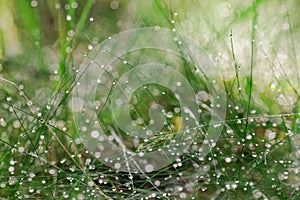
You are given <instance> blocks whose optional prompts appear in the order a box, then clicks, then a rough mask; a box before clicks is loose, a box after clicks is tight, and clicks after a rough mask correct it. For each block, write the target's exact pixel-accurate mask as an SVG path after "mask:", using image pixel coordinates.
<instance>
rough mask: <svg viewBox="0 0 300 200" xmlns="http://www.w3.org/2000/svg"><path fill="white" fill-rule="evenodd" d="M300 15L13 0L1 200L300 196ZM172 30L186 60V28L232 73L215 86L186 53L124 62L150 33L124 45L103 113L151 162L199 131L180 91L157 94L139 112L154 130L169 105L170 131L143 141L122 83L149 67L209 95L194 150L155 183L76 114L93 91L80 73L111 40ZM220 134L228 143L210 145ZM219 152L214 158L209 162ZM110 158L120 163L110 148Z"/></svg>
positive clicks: (195, 4) (261, 2)
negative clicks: (119, 96)
mask: <svg viewBox="0 0 300 200" xmlns="http://www.w3.org/2000/svg"><path fill="white" fill-rule="evenodd" d="M299 6H300V5H299V2H298V1H296V0H295V1H293V0H288V1H279V0H275V1H271V0H253V1H241V2H234V1H228V2H222V1H217V0H214V1H202V0H201V1H185V2H182V1H167V0H166V1H159V0H153V1H152V0H151V1H137V0H122V1H97V0H87V1H81V0H78V1H75V0H64V1H63V0H61V1H47V2H44V1H27V0H24V1H17V0H14V1H9V2H6V1H4V0H0V73H1V74H0V101H1V103H0V108H1V109H0V150H1V154H0V197H2V198H3V199H272V200H275V199H299V198H300V196H299V188H300V185H299V183H300V176H299V173H300V172H299V170H300V167H299V166H300V161H299V158H300V153H299V152H300V147H299V142H300V136H299V133H300V127H299V126H300V101H299V92H300V91H299V88H300V79H299V75H300V74H299V71H300V69H299V56H297V55H299V50H300V46H299V45H300V43H299V40H298V38H299V25H300V21H299V19H300V18H299V12H297V10H298V9H299ZM158 26H159V27H161V28H168V29H170V30H171V32H174V38H169V39H170V41H171V42H170V43H171V44H172V45H175V47H176V49H178V50H179V51H178V52H184V51H185V50H187V48H186V46H185V44H186V43H184V41H183V42H182V43H178V38H179V41H180V39H181V38H180V37H176V36H179V35H178V34H177V32H180V33H182V34H183V35H186V36H189V37H190V38H192V39H193V40H194V41H195V42H197V43H199V44H200V45H201V46H203V49H204V50H205V51H206V52H207V53H208V55H209V56H210V57H211V58H212V60H213V62H214V63H215V65H216V67H217V68H218V70H219V71H220V74H221V76H217V74H215V73H214V71H210V70H206V71H204V73H205V74H206V76H201V73H198V72H197V73H196V71H195V65H196V64H195V62H194V60H195V59H196V58H194V57H191V55H194V53H193V52H187V55H190V56H186V55H185V54H181V55H180V56H178V55H174V54H172V53H170V52H168V51H163V50H159V49H141V50H139V51H134V52H126V53H125V54H124V55H121V56H116V54H117V52H119V51H122V50H126V49H128V48H129V49H130V47H132V46H134V45H135V42H136V41H138V37H136V38H134V39H132V40H126V41H120V43H118V44H119V45H117V46H116V47H115V48H116V49H113V48H112V49H111V53H112V54H111V56H112V57H113V58H114V62H113V63H111V66H105V70H104V71H105V73H104V76H103V77H102V79H101V81H104V82H105V84H102V85H101V84H100V85H99V86H98V88H97V90H96V92H97V93H96V94H97V95H96V96H95V97H94V98H95V99H92V100H93V102H92V103H93V104H92V105H93V106H96V107H97V112H96V114H97V119H98V123H99V124H100V126H101V128H102V129H103V132H104V134H105V136H110V135H113V134H115V135H117V136H114V137H115V140H114V142H113V144H115V145H121V146H122V145H125V146H126V148H127V149H129V150H131V151H133V152H137V153H140V152H145V153H147V152H149V151H156V150H157V149H159V148H166V149H168V148H169V146H168V145H170V142H172V140H173V138H176V135H177V134H178V132H180V133H182V134H183V135H189V134H190V133H189V132H188V131H186V130H185V129H184V127H185V123H183V122H185V119H184V118H182V117H181V114H182V112H181V111H179V112H176V108H178V107H179V106H180V101H179V100H178V99H177V98H176V95H175V94H174V93H173V92H172V91H171V89H170V88H171V87H170V88H168V87H164V86H161V85H157V84H147V85H146V86H147V87H141V88H139V89H137V90H136V91H135V93H134V94H133V96H132V97H131V99H130V101H129V102H130V104H131V106H130V115H131V117H132V119H133V121H135V122H138V123H140V125H138V126H139V127H144V126H145V125H149V124H151V122H150V121H151V118H150V117H149V115H148V111H149V109H150V107H151V105H152V104H153V103H159V104H160V105H162V106H163V107H164V109H165V111H166V113H167V115H166V116H167V120H166V123H165V124H164V126H163V128H162V130H161V131H159V132H158V133H156V134H154V135H152V136H150V137H148V138H147V139H139V138H137V137H133V136H131V135H128V134H126V131H124V130H122V129H121V128H120V127H118V126H117V125H116V123H115V121H114V116H113V114H112V112H111V109H110V106H111V105H112V104H113V101H112V98H113V97H112V96H111V92H110V91H111V90H112V91H113V89H114V86H113V85H114V84H113V82H114V81H118V80H119V78H120V77H121V76H122V75H123V74H124V73H126V72H127V71H129V70H130V69H132V68H134V67H136V66H138V65H141V64H145V63H161V64H164V65H166V66H172V67H173V68H175V69H176V70H177V71H178V72H180V73H181V74H182V75H183V77H184V78H185V79H186V80H187V81H188V83H189V85H190V86H191V87H192V89H193V91H194V93H195V94H196V97H197V108H198V109H199V112H200V118H199V119H198V121H197V123H199V125H198V126H197V127H194V129H193V130H194V133H195V134H194V138H193V140H192V145H191V146H190V148H189V149H188V152H185V153H184V154H182V155H180V156H179V157H178V158H177V159H176V160H175V161H173V162H171V161H170V163H169V165H167V166H164V167H163V168H160V169H158V170H155V171H151V170H150V171H151V172H149V173H147V172H145V170H137V171H135V170H134V169H136V167H132V168H130V167H129V169H128V170H127V171H120V170H117V169H116V168H118V167H116V165H115V167H111V166H109V165H105V164H104V163H103V162H101V161H100V160H101V159H100V160H99V159H97V157H98V156H99V155H97V154H96V152H92V151H89V150H90V149H89V147H88V146H87V145H86V143H84V142H82V137H81V136H82V134H83V132H84V129H83V127H78V123H77V124H76V119H78V118H76V116H81V115H82V116H83V114H85V113H84V112H78V111H76V109H77V108H76V107H75V108H74V105H73V107H72V95H73V91H74V88H75V89H76V88H77V86H78V85H79V84H78V83H80V82H81V79H80V78H81V77H79V76H78V71H77V70H78V69H79V70H80V69H82V66H84V65H85V64H86V62H83V61H84V60H85V59H87V58H86V57H89V58H91V56H93V55H96V56H99V55H101V53H100V52H95V48H96V47H97V45H99V44H103V43H102V42H103V41H105V40H106V39H108V38H109V37H114V35H115V34H117V33H119V32H121V31H125V30H130V29H133V28H142V27H158ZM175 38H176V39H175ZM158 40H160V39H159V38H158ZM173 42H174V44H173ZM141 43H142V40H141ZM153 43H155V42H153ZM157 43H161V45H162V46H167V45H169V43H168V42H166V41H165V40H161V41H159V42H157ZM173 47H174V46H173ZM191 51H192V50H191ZM97 58H99V57H97ZM93 59H94V58H93ZM93 59H92V60H93ZM95 61H97V59H95ZM81 63H83V64H84V65H81ZM98 64H99V65H100V63H98ZM83 75H84V73H83ZM169 79H170V82H171V78H170V77H168V76H166V80H169ZM105 80H106V81H105ZM132 80H138V78H136V77H133V78H132V79H130V81H132ZM170 84H172V83H170ZM174 85H175V84H174ZM91 86H93V83H92V82H91ZM211 88H213V91H215V94H216V95H214V94H212V90H210V89H211ZM90 90H91V89H90V88H89V87H87V91H90ZM222 90H225V96H224V99H222V100H224V101H223V103H224V105H225V108H226V109H225V110H226V118H225V120H222V121H220V122H218V123H213V124H212V123H211V119H213V115H212V112H211V110H212V109H213V108H214V107H213V106H212V104H213V103H214V102H215V101H216V100H215V99H214V97H216V96H218V94H221V93H222V92H223V91H222ZM84 92H86V91H83V93H84ZM73 100H74V99H73ZM222 100H221V101H222ZM73 103H74V102H73ZM225 103H226V104H225ZM78 105H80V103H78ZM79 107H80V106H79ZM120 114H122V113H120ZM74 116H75V119H74ZM83 118H84V117H83ZM79 119H81V118H79ZM141 120H142V122H140V121H141ZM83 123H85V124H89V123H90V122H89V119H88V118H87V119H85V118H84V122H83ZM76 125H77V126H76ZM86 126H89V125H86ZM128 126H131V124H128ZM219 126H221V127H222V132H221V135H220V137H219V138H218V140H216V141H207V140H205V138H206V137H207V134H208V133H209V132H210V130H211V129H212V130H213V129H214V128H215V129H218V127H219ZM210 128H211V129H210ZM116 138H119V139H121V141H122V142H121V143H120V142H118V140H117V139H116ZM206 142H208V143H209V145H210V146H209V153H208V154H206V155H203V154H202V151H203V149H202V148H201V146H202V144H203V143H206ZM151 149H152V150H151ZM101 153H102V154H101V155H100V157H101V156H102V157H103V155H109V156H110V157H108V162H110V161H111V162H112V163H113V162H115V160H113V159H111V160H110V158H111V157H112V155H110V152H105V151H104V152H101ZM102 157H101V158H102ZM103 159H104V158H103ZM163 159H165V161H166V162H168V159H167V158H162V162H163ZM165 161H164V162H165ZM121 164H124V163H121ZM125 164H126V163H125Z"/></svg>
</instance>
